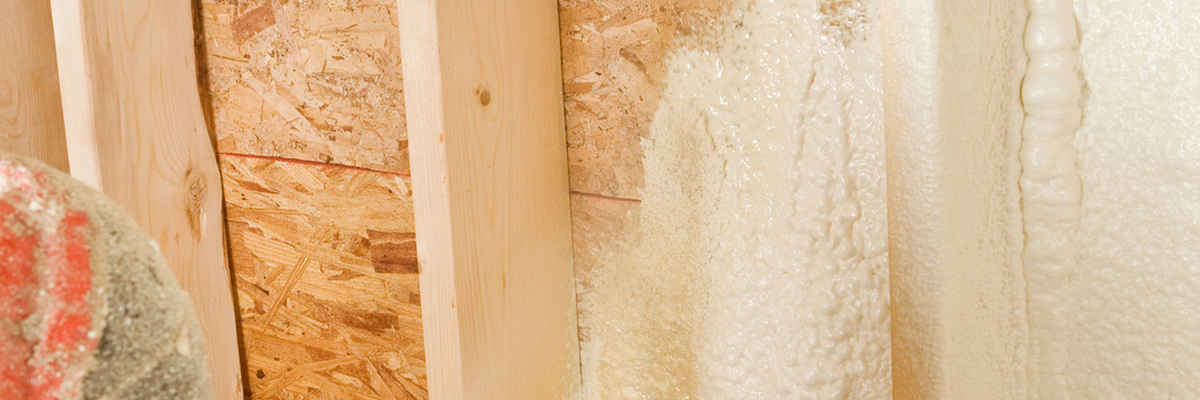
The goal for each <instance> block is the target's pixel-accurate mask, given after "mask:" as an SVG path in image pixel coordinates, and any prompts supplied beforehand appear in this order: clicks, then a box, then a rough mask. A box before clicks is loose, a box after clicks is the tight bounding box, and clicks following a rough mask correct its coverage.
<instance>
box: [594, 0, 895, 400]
mask: <svg viewBox="0 0 1200 400" xmlns="http://www.w3.org/2000/svg"><path fill="white" fill-rule="evenodd" d="M878 18H879V7H878V2H874V1H815V0H776V1H766V0H763V1H757V0H745V1H735V2H733V4H732V5H731V6H730V8H729V11H728V12H727V13H726V14H725V16H724V17H722V18H720V19H719V21H718V22H717V23H716V24H714V26H712V27H711V29H703V30H698V31H697V32H695V33H694V34H693V35H690V36H689V37H688V38H686V39H683V40H685V41H686V42H685V44H684V45H683V46H681V47H680V48H679V49H678V50H676V51H674V52H673V53H671V54H670V55H669V56H668V57H669V58H668V60H667V62H666V73H665V78H664V79H663V82H664V89H663V93H662V98H661V99H660V100H659V103H658V108H657V111H656V112H655V113H654V116H653V121H652V122H651V123H650V129H649V136H648V137H645V138H643V140H642V142H641V143H642V152H643V154H644V157H643V160H642V163H643V167H644V180H645V183H644V188H643V189H642V190H641V193H640V200H641V203H640V205H639V206H638V207H637V208H636V209H635V210H634V211H631V212H630V214H628V215H626V216H625V217H624V218H627V219H628V221H627V223H626V224H625V226H626V227H627V228H628V227H633V228H629V229H630V233H628V234H625V235H624V237H622V238H621V239H620V240H619V242H618V243H617V244H614V245H610V246H607V247H606V248H605V249H604V250H603V251H599V252H597V253H596V254H595V256H596V257H597V261H596V262H595V265H594V266H593V267H592V269H591V270H590V271H588V272H587V275H586V280H585V281H583V282H581V287H580V293H579V297H580V302H581V303H580V320H579V321H580V326H581V330H582V332H583V335H582V339H583V340H582V363H583V381H584V390H585V392H586V397H587V398H595V399H601V398H711V399H719V398H781V399H783V398H829V399H833V398H839V399H840V398H855V399H860V398H861V399H874V398H888V397H890V396H891V379H890V377H891V356H890V350H889V349H890V347H891V340H890V333H889V326H890V321H889V320H890V314H889V303H888V297H889V296H888V268H887V239H886V235H887V228H886V210H885V208H886V205H885V201H886V200H885V194H884V187H885V185H886V182H885V176H884V157H883V129H882V122H883V100H882V96H881V90H882V80H881V79H882V67H881V57H882V55H881V53H880V37H879V31H878V28H877V27H878V22H877V21H878ZM699 28H703V27H699Z"/></svg>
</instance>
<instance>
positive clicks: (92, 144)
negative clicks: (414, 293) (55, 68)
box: [50, 0, 242, 399]
mask: <svg viewBox="0 0 1200 400" xmlns="http://www.w3.org/2000/svg"><path fill="white" fill-rule="evenodd" d="M50 4H51V11H52V15H53V20H54V30H55V40H54V42H55V50H56V53H57V58H58V65H61V66H64V68H61V69H60V70H59V72H60V81H61V82H63V84H62V85H61V89H62V99H64V100H65V101H64V106H63V114H64V115H65V116H66V117H67V118H69V121H65V122H64V124H65V126H66V137H67V141H68V143H71V146H72V148H71V149H70V154H69V162H70V164H71V172H72V176H75V177H76V178H78V179H80V180H82V181H84V182H86V183H88V184H90V185H92V186H95V187H98V188H100V189H101V190H102V191H103V193H104V194H105V195H107V196H108V197H110V198H111V199H113V200H114V201H115V202H116V203H117V204H119V205H121V206H122V208H123V209H124V211H125V212H126V213H128V214H129V215H130V216H132V217H133V218H134V220H135V221H137V222H138V224H139V225H140V226H141V227H142V228H143V229H145V230H146V231H147V232H148V233H149V234H150V237H151V238H154V240H155V242H156V243H157V245H158V246H159V248H160V249H161V250H162V252H163V255H164V256H165V257H166V259H167V262H168V264H169V265H170V266H171V268H172V269H173V270H174V271H175V276H176V278H177V279H178V281H179V283H180V285H181V286H182V287H183V289H184V290H185V291H186V292H187V293H188V294H189V295H190V296H191V298H192V301H193V302H194V303H195V305H196V311H197V314H198V316H199V319H200V326H201V328H202V329H203V331H204V339H205V342H206V344H207V348H208V351H207V354H208V366H209V370H210V371H211V373H212V375H213V385H214V391H213V392H214V394H215V395H216V397H217V398H221V399H228V398H236V397H238V396H241V395H242V385H241V377H242V375H241V368H240V366H241V362H240V360H241V358H240V355H239V351H238V343H237V329H236V319H235V317H234V310H233V291H232V289H231V287H230V279H229V269H228V267H227V264H226V259H227V257H226V253H225V250H226V248H225V229H224V217H223V215H222V200H221V190H220V185H221V181H220V176H219V173H218V171H217V161H216V158H215V157H214V155H213V149H212V141H211V138H210V137H209V133H208V128H207V126H206V124H205V119H204V110H203V108H202V106H201V102H200V96H199V93H198V88H197V82H196V62H195V61H196V59H195V51H194V47H193V46H192V44H193V43H194V39H195V35H194V31H193V29H192V8H191V5H190V3H188V2H179V1H158V0H125V1H120V2H109V1H81V0H54V1H52V2H51V3H50ZM79 144H84V145H81V146H77V145H79ZM77 150H78V151H77Z"/></svg>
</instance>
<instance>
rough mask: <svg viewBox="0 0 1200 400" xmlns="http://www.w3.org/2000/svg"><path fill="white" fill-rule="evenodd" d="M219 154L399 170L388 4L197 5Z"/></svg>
mask: <svg viewBox="0 0 1200 400" xmlns="http://www.w3.org/2000/svg"><path fill="white" fill-rule="evenodd" d="M199 5H200V10H199V12H200V16H201V25H202V27H203V29H202V39H203V40H202V41H201V42H200V44H201V46H202V47H203V49H202V50H203V52H204V53H205V56H204V58H203V60H202V62H203V63H204V64H205V66H206V68H205V69H204V71H205V72H206V75H207V83H206V85H205V86H206V88H207V91H208V96H209V97H210V98H211V103H210V104H211V111H212V117H213V128H214V129H213V130H214V131H215V133H216V136H217V143H218V151H220V152H228V153H242V154H257V155H267V156H278V157H287V158H294V159H301V160H309V161H320V162H327V163H333V164H341V165H350V166H356V167H363V168H371V169H376V170H383V171H390V172H398V173H407V172H408V136H407V134H406V131H405V129H404V118H405V114H404V99H403V88H402V84H403V81H402V80H401V73H400V36H399V35H400V31H399V29H398V28H397V26H396V23H397V20H396V16H395V13H396V7H397V2H396V1H393V0H349V1H279V0H249V1H247V0H200V1H199Z"/></svg>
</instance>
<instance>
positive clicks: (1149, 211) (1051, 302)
mask: <svg viewBox="0 0 1200 400" xmlns="http://www.w3.org/2000/svg"><path fill="white" fill-rule="evenodd" d="M1043 4H1044V5H1045V6H1044V7H1041V8H1040V9H1039V8H1038V7H1031V8H1034V10H1033V11H1034V12H1033V15H1032V19H1031V20H1030V35H1029V36H1028V37H1027V39H1029V41H1027V46H1028V49H1029V51H1030V57H1031V70H1030V72H1031V74H1032V73H1033V72H1035V71H1033V66H1034V65H1035V64H1038V65H1044V66H1047V71H1046V72H1045V73H1046V76H1047V77H1050V76H1053V77H1054V79H1053V81H1049V80H1047V81H1038V80H1036V79H1034V78H1036V77H1027V79H1026V88H1027V89H1026V90H1027V92H1028V91H1029V87H1031V86H1034V85H1042V86H1040V87H1044V88H1050V89H1051V90H1047V91H1046V92H1044V94H1043V95H1041V97H1040V98H1041V99H1044V101H1043V102H1042V103H1041V104H1033V105H1035V107H1036V108H1037V109H1053V110H1056V112H1057V113H1058V114H1057V116H1058V117H1059V119H1057V120H1052V119H1046V120H1045V124H1046V126H1047V128H1045V130H1044V131H1043V132H1045V134H1046V135H1045V136H1044V139H1043V141H1042V142H1036V141H1034V142H1031V140H1035V139H1036V138H1032V137H1030V134H1031V133H1037V132H1031V131H1030V130H1029V129H1027V130H1026V137H1025V140H1026V143H1025V145H1024V146H1023V147H1024V148H1025V149H1030V148H1031V147H1032V148H1034V149H1037V150H1039V151H1040V150H1049V152H1046V153H1042V154H1045V156H1046V157H1045V158H1040V156H1041V155H1042V154H1033V155H1031V156H1033V157H1030V159H1035V158H1034V157H1039V158H1036V160H1044V161H1038V162H1036V163H1033V164H1032V165H1031V163H1029V162H1026V168H1025V171H1026V173H1027V174H1028V173H1031V172H1032V173H1042V172H1047V173H1046V174H1045V175H1042V176H1043V178H1042V182H1046V185H1047V186H1045V188H1046V189H1047V190H1046V192H1045V193H1046V195H1045V197H1044V200H1042V201H1041V202H1040V204H1039V202H1037V201H1033V200H1034V199H1031V198H1030V197H1028V196H1030V195H1031V194H1029V193H1026V196H1027V197H1026V201H1025V212H1026V216H1025V220H1026V232H1027V235H1028V236H1027V241H1026V245H1027V246H1028V248H1027V249H1026V253H1025V254H1026V263H1027V265H1026V270H1027V271H1028V272H1029V276H1028V278H1029V290H1030V309H1031V312H1030V319H1031V323H1030V325H1031V327H1032V328H1033V329H1034V331H1033V332H1032V333H1033V339H1034V344H1035V348H1034V349H1033V350H1034V352H1033V354H1032V356H1033V358H1034V359H1035V360H1037V361H1035V362H1034V364H1033V365H1032V366H1033V367H1034V369H1033V370H1032V371H1031V372H1032V373H1033V376H1035V377H1036V378H1035V379H1032V380H1031V384H1034V385H1037V387H1036V390H1031V392H1034V393H1038V394H1040V397H1039V398H1042V399H1070V398H1084V399H1088V398H1131V399H1164V398H1195V397H1196V394H1197V387H1196V383H1197V382H1200V347H1198V346H1196V343H1200V333H1198V332H1200V317H1197V314H1196V310H1197V308H1200V274H1198V273H1197V265H1200V223H1197V222H1198V221H1200V202H1197V201H1196V200H1197V199H1200V184H1198V183H1197V181H1196V177H1197V176H1200V163H1198V162H1197V160H1200V136H1197V134H1196V133H1197V132H1200V122H1197V121H1196V119H1195V118H1194V116H1195V115H1196V114H1197V113H1198V112H1200V70H1197V69H1196V66H1197V65H1200V49H1198V48H1197V47H1196V46H1195V44H1196V43H1200V30H1197V29H1196V17H1197V16H1200V3H1197V2H1177V1H1166V0H1151V1H1127V0H1077V1H1075V2H1074V4H1072V2H1071V1H1056V2H1053V3H1050V2H1031V5H1043ZM1072 8H1074V14H1075V16H1076V18H1077V19H1078V24H1076V23H1075V21H1073V20H1071V19H1070V18H1069V17H1068V16H1067V14H1069V13H1070V12H1071V11H1072ZM1039 21H1045V22H1046V25H1044V27H1043V26H1035V23H1040V22H1039ZM1077 27H1078V28H1077ZM1076 29H1078V30H1079V32H1080V33H1081V34H1080V40H1079V42H1078V43H1079V51H1078V55H1075V54H1072V53H1074V52H1072V51H1068V49H1069V48H1070V47H1072V46H1073V40H1074V39H1075V36H1074V34H1075V33H1076ZM1039 35H1042V36H1040V37H1039ZM1039 52H1041V53H1040V54H1039ZM1041 54H1044V55H1041ZM1039 56H1040V57H1044V60H1045V61H1040V62H1039ZM1076 62H1078V63H1080V64H1078V65H1080V66H1081V67H1080V68H1081V71H1082V76H1083V77H1084V78H1086V90H1084V92H1083V93H1084V95H1083V96H1082V99H1080V95H1079V87H1080V86H1079V82H1080V81H1079V79H1078V78H1079V76H1080V75H1079V73H1077V72H1075V71H1073V70H1071V69H1070V68H1072V67H1073V64H1072V63H1076ZM1039 82H1044V83H1039ZM1025 97H1026V103H1027V104H1026V108H1027V110H1031V113H1030V118H1031V119H1036V118H1038V117H1039V114H1038V112H1037V111H1036V110H1034V107H1031V103H1035V102H1031V101H1030V100H1037V99H1031V98H1030V97H1031V96H1030V94H1029V93H1026V95H1025ZM1072 106H1074V107H1072ZM1077 107H1081V109H1082V124H1081V125H1079V126H1078V130H1077V133H1075V134H1073V135H1072V134H1070V133H1069V132H1068V129H1069V128H1071V127H1073V126H1074V125H1073V124H1074V123H1077V119H1078V118H1079V117H1078V114H1077V111H1074V110H1072V108H1077ZM1036 122H1037V121H1036V120H1035V122H1034V123H1036ZM1034 123H1029V124H1027V127H1028V126H1032V125H1033V124H1034ZM1051 143H1053V144H1051ZM1024 151H1025V150H1023V152H1024ZM1072 153H1073V154H1075V155H1076V156H1075V157H1076V158H1075V161H1073V162H1072V161H1071V160H1070V157H1069V156H1068V155H1069V154H1072ZM1055 155H1057V156H1055ZM1076 165H1077V166H1078V171H1077V172H1076V171H1075V170H1074V168H1075V166H1076ZM1031 167H1035V168H1031ZM1051 177H1054V178H1053V180H1052V179H1050V178H1051ZM1025 183H1026V182H1025V181H1024V180H1023V181H1022V192H1029V189H1030V188H1027V187H1026V185H1025ZM1033 195H1036V194H1033ZM1072 216H1077V217H1076V218H1078V220H1077V221H1076V222H1072V221H1069V220H1068V218H1069V217H1072ZM1039 224H1040V225H1039ZM1037 229H1041V231H1040V232H1038V231H1035V230H1037ZM1035 232H1036V233H1040V235H1041V236H1038V235H1035V234H1033V233H1035ZM1039 237H1040V239H1039ZM1039 357H1040V360H1038V358H1039Z"/></svg>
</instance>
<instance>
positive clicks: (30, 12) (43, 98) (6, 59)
mask: <svg viewBox="0 0 1200 400" xmlns="http://www.w3.org/2000/svg"><path fill="white" fill-rule="evenodd" d="M0 37H3V38H5V40H0V60H3V61H2V62H0V150H5V151H11V152H15V153H18V154H24V155H27V156H31V157H35V158H37V159H39V160H41V161H42V162H45V163H47V164H50V165H52V166H54V167H55V168H58V169H60V170H63V171H66V170H67V141H66V137H65V136H64V134H65V133H64V131H63V118H62V102H61V101H60V99H59V91H58V67H57V63H56V62H55V55H54V54H55V53H54V29H53V25H52V24H51V17H50V2H47V1H27V0H0Z"/></svg>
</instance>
